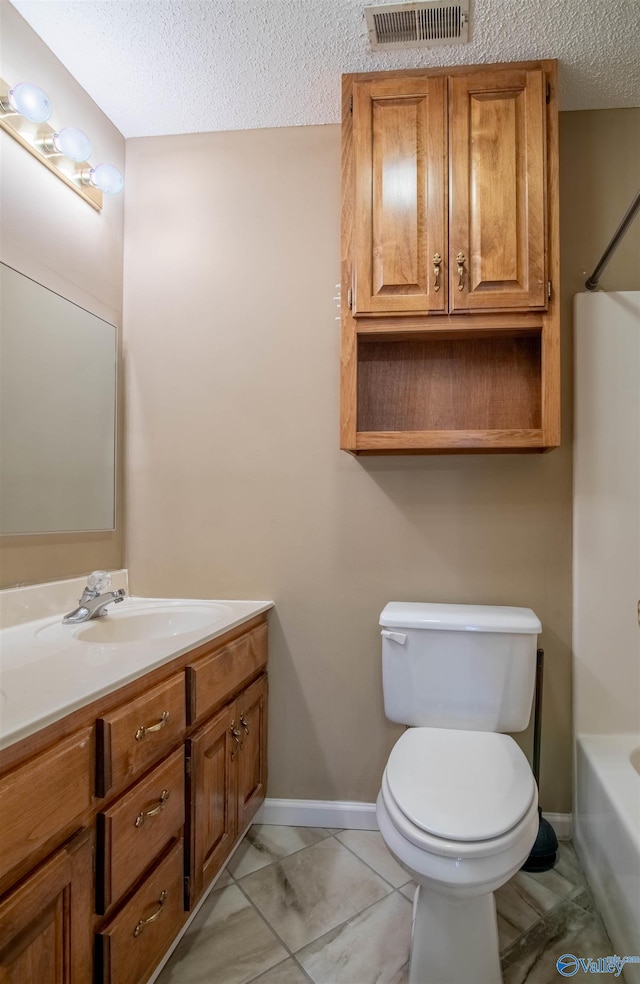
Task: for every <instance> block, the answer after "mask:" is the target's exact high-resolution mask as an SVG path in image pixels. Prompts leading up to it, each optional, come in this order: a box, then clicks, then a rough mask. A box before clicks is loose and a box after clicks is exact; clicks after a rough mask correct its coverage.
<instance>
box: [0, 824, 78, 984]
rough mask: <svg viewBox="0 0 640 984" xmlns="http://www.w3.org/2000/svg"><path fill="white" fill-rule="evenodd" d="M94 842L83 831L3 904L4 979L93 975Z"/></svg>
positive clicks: (48, 980)
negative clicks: (92, 843)
mask: <svg viewBox="0 0 640 984" xmlns="http://www.w3.org/2000/svg"><path fill="white" fill-rule="evenodd" d="M92 867H93V864H92V845H91V838H90V834H89V831H83V832H82V833H81V834H79V835H78V836H77V837H76V838H74V840H73V841H71V842H70V843H69V844H68V845H67V846H66V847H63V848H61V849H60V850H59V851H57V853H56V854H54V855H53V857H52V858H50V859H49V860H48V861H45V862H44V864H42V865H41V866H40V867H39V868H37V869H36V871H35V872H34V873H33V874H32V875H30V876H29V878H27V879H26V881H24V882H22V884H21V885H20V887H19V888H16V889H15V891H13V892H12V893H11V894H10V895H8V896H7V898H6V899H5V900H4V902H2V904H1V905H0V981H2V984H87V981H90V980H91V978H92V971H91V960H92V958H91V946H92V933H91V928H92V911H93V908H92V901H93V879H92Z"/></svg>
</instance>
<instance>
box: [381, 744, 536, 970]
mask: <svg viewBox="0 0 640 984" xmlns="http://www.w3.org/2000/svg"><path fill="white" fill-rule="evenodd" d="M376 813H377V819H378V826H379V828H380V833H381V834H382V837H383V839H384V841H385V843H386V845H387V847H388V848H389V850H390V851H391V853H392V854H393V855H394V857H395V858H396V859H397V860H398V862H399V863H400V864H401V865H402V867H403V868H404V869H405V870H406V871H407V872H408V873H409V874H410V876H411V877H412V878H413V880H414V881H415V882H416V883H417V885H418V889H417V892H416V899H415V902H414V917H413V930H412V944H411V966H410V974H409V981H410V984H499V982H500V981H501V980H502V978H501V974H500V960H499V948H498V935H497V924H496V915H495V901H494V897H493V892H494V891H495V889H497V888H499V887H500V886H501V885H503V884H504V883H505V882H506V881H508V879H509V878H511V876H512V875H513V874H514V873H515V872H516V871H518V869H519V868H520V867H521V866H522V864H523V862H524V860H525V859H526V857H527V856H528V854H529V851H530V849H531V847H532V845H533V843H534V841H535V838H536V835H537V831H538V796H537V789H536V784H535V782H534V779H533V775H532V773H531V769H530V767H529V764H528V762H527V760H526V758H525V756H524V754H523V753H522V752H521V750H520V749H519V748H518V746H517V745H516V743H515V742H514V741H513V739H512V738H510V737H508V736H507V735H504V734H497V733H493V732H474V731H460V730H453V729H441V728H428V727H427V728H420V727H416V728H410V729H409V730H408V731H406V732H405V733H404V734H403V735H402V737H401V738H400V739H399V740H398V742H396V744H395V746H394V747H393V749H392V751H391V754H390V756H389V760H388V762H387V766H386V769H385V772H384V776H383V780H382V787H381V790H380V793H379V795H378V800H377V804H376Z"/></svg>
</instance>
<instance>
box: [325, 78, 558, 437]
mask: <svg viewBox="0 0 640 984" xmlns="http://www.w3.org/2000/svg"><path fill="white" fill-rule="evenodd" d="M435 83H438V84H439V85H441V86H442V93H443V95H442V98H441V104H442V105H443V106H444V105H446V106H447V115H448V128H449V138H448V147H447V151H448V155H447V157H446V159H445V158H444V155H443V161H444V168H443V170H442V171H441V172H440V173H441V174H442V175H443V179H442V187H443V189H444V191H443V195H444V201H445V205H446V201H447V198H446V195H447V180H446V177H445V175H446V174H447V173H448V174H449V187H450V198H449V238H448V243H447V245H446V248H445V252H444V253H443V254H442V255H443V258H444V262H443V265H442V269H443V271H445V270H446V271H447V272H448V284H447V288H448V311H447V310H446V305H445V308H444V309H443V310H442V311H434V310H433V308H429V306H428V305H423V307H422V308H415V307H412V304H413V303H414V301H415V298H416V297H417V296H418V291H419V290H421V289H422V288H423V287H424V271H425V270H426V264H425V257H427V259H428V255H429V253H428V252H427V251H426V250H425V243H427V242H428V237H429V235H430V230H433V229H437V228H438V225H437V221H436V222H435V223H434V220H433V213H429V211H428V209H425V201H426V195H425V194H421V193H420V192H419V191H417V190H416V188H418V189H419V188H420V187H421V181H420V180H419V179H418V178H417V177H416V176H417V175H419V174H420V173H421V166H422V165H421V162H422V161H424V162H426V163H425V165H424V168H423V170H424V171H425V173H427V174H428V175H433V174H435V173H436V172H437V171H438V168H437V166H436V165H434V164H433V162H431V161H429V155H428V152H427V150H426V147H427V145H428V141H429V139H431V137H432V133H430V128H431V131H432V130H433V129H434V126H433V124H434V120H435V119H436V115H435V114H433V107H434V105H435V101H436V100H435V99H434V98H433V93H434V92H435V91H436V90H435V89H430V86H432V85H434V84H435ZM445 83H446V98H445V95H444V86H445ZM548 83H549V84H550V91H549V92H548V93H547V84H548ZM556 90H557V65H556V63H555V62H554V61H552V60H547V61H529V62H519V63H506V64H501V65H489V66H483V65H478V66H459V67H456V68H438V69H432V68H429V69H415V70H408V71H399V72H385V73H379V72H378V73H375V72H369V73H361V74H358V75H352V76H345V77H343V93H344V98H343V164H342V166H343V212H342V216H343V221H342V258H343V306H342V315H343V318H342V320H343V332H342V366H341V447H342V448H344V449H345V450H350V451H352V452H353V453H356V454H382V453H384V452H385V442H386V450H387V451H388V452H389V453H392V454H398V453H420V452H421V451H423V452H424V453H440V452H443V453H453V452H463V451H470V452H485V451H489V452H493V451H496V452H507V451H511V452H518V451H523V452H527V451H533V452H539V451H542V450H547V449H549V448H551V447H554V446H557V444H558V443H559V440H560V429H559V423H560V350H559V339H560V332H559V319H558V304H557V298H558V296H559V284H558V207H557V192H558V177H557V175H558V137H557V94H556ZM429 93H430V94H431V95H430V96H429ZM547 95H548V98H545V97H547ZM351 96H353V115H352V114H351V113H350V112H349V107H350V100H351ZM426 107H428V110H427V108H426ZM430 114H432V115H430ZM435 129H436V130H437V127H436V128H435ZM425 133H427V137H426V138H425ZM404 164H406V175H405V179H406V180H405V181H404V184H403V183H402V182H401V183H400V185H398V194H397V195H396V200H395V201H393V198H394V196H393V195H389V194H386V191H385V181H384V175H385V173H386V172H390V173H392V174H393V172H394V171H396V172H398V173H400V172H402V168H403V165H404ZM426 184H427V187H428V185H429V180H428V178H427V182H426ZM387 187H391V189H392V190H393V184H391V185H388V186H387ZM403 202H404V211H403V210H402V205H401V203H403ZM425 215H426V219H425V221H424V222H422V217H424V216H425ZM427 249H428V250H429V251H430V249H431V245H429V246H428V247H427ZM458 252H461V253H464V264H463V284H462V286H463V289H462V290H458V270H457V255H458ZM548 282H550V283H551V297H550V298H549V297H548V293H547V283H548ZM349 285H352V286H353V287H354V296H355V307H356V310H355V312H353V311H350V310H349V309H348V306H347V305H346V304H345V301H344V297H345V294H346V290H345V288H346V287H347V286H349ZM441 296H442V297H446V293H444V294H442V295H441ZM405 302H406V303H405ZM396 305H397V307H396ZM456 334H457V337H458V339H459V341H460V342H463V341H464V342H466V343H467V344H465V345H461V344H456ZM376 335H377V336H378V340H377V342H376V343H375V344H377V345H378V349H377V350H376V349H375V347H374V348H373V349H372V348H371V347H370V341H372V340H375V336H376ZM438 336H439V339H440V344H441V347H440V349H439V350H438V349H437V348H435V347H432V341H433V340H434V339H435V338H437V337H438ZM498 338H500V339H501V341H500V343H499V344H497V343H496V340H497V339H498ZM510 338H511V339H513V342H509V341H508V339H510ZM414 340H415V341H414ZM420 342H424V343H427V342H429V345H430V348H429V349H428V350H427V349H426V348H424V347H423V348H422V349H421V348H420V345H419V343H420ZM402 343H407V344H408V345H409V344H411V345H414V347H413V348H411V349H407V350H406V352H405V353H403V351H402V349H401V348H399V347H398V345H400V344H402ZM385 345H387V346H388V347H387V348H386V349H385ZM427 351H428V353H429V357H428V359H427ZM407 353H410V354H407ZM455 363H457V365H456V364H455ZM509 377H511V378H509Z"/></svg>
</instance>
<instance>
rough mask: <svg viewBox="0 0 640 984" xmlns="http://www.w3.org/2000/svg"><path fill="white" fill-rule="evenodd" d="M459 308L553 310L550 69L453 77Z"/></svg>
mask: <svg viewBox="0 0 640 984" xmlns="http://www.w3.org/2000/svg"><path fill="white" fill-rule="evenodd" d="M449 158H450V159H449V167H450V175H451V178H450V193H451V199H450V222H449V309H450V311H452V312H455V311H475V310H500V309H503V310H522V309H524V308H535V309H538V310H540V309H544V308H545V307H546V303H547V290H546V270H545V259H546V257H545V236H546V230H545V169H546V160H545V84H544V73H543V71H542V69H532V70H526V69H517V70H512V71H509V70H504V69H500V70H499V71H498V70H496V71H487V72H477V73H473V74H469V75H459V76H453V77H451V78H450V79H449Z"/></svg>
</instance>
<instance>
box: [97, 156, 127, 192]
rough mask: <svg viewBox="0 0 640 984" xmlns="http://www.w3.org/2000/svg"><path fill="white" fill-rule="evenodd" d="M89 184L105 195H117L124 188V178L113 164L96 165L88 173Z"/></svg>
mask: <svg viewBox="0 0 640 984" xmlns="http://www.w3.org/2000/svg"><path fill="white" fill-rule="evenodd" d="M89 182H90V183H91V184H92V185H93V186H94V187H95V188H99V189H100V191H103V192H104V193H105V195H117V194H118V193H119V192H121V191H122V189H123V188H124V178H123V177H122V175H121V174H120V171H119V170H118V168H117V167H115V166H114V165H113V164H98V166H97V167H92V168H91V170H90V171H89Z"/></svg>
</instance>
